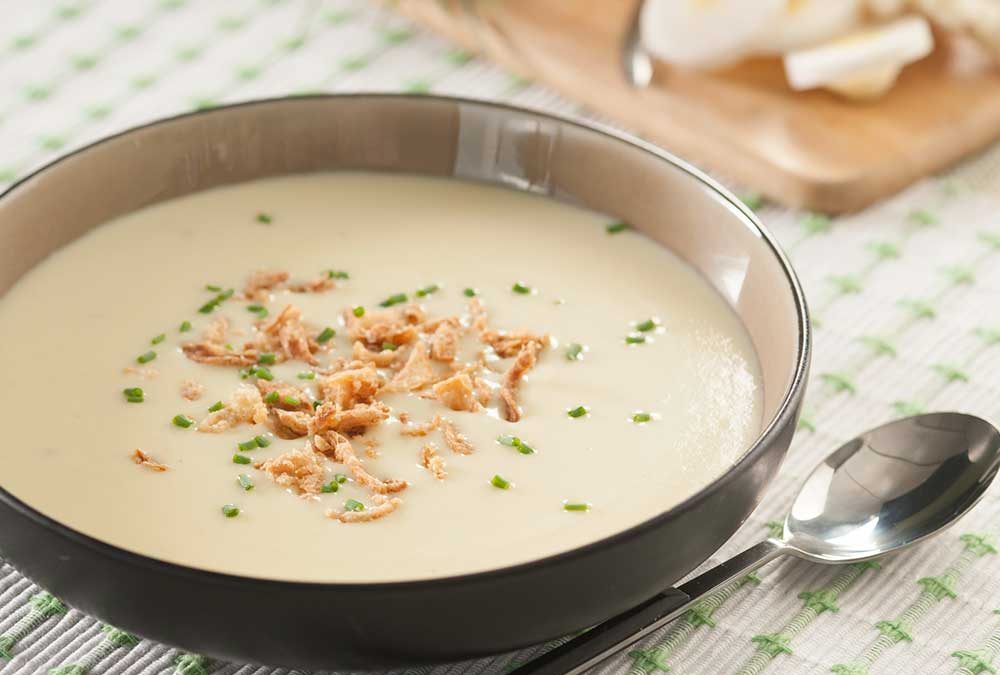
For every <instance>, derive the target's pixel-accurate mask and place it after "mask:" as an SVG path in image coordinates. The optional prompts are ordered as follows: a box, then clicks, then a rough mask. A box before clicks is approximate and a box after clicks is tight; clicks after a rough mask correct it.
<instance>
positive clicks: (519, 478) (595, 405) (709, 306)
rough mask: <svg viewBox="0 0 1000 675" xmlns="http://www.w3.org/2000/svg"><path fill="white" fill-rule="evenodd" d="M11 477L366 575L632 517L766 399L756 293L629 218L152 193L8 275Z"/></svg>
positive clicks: (209, 549)
mask: <svg viewBox="0 0 1000 675" xmlns="http://www.w3.org/2000/svg"><path fill="white" fill-rule="evenodd" d="M0 324H2V325H3V326H4V334H5V341H6V345H7V350H8V352H9V353H10V354H15V355H16V358H14V359H9V360H8V361H7V362H6V364H5V369H6V375H7V377H6V381H7V383H8V385H7V386H5V387H3V388H0V409H2V410H3V411H4V416H5V419H6V424H5V425H4V442H3V443H2V444H0V485H2V486H3V488H5V489H6V490H8V491H10V492H11V493H12V494H14V495H15V496H16V497H18V498H20V499H22V500H23V501H25V502H26V503H28V504H30V505H31V506H33V507H34V508H36V509H38V510H39V511H41V512H42V513H45V514H47V515H49V516H51V517H53V518H55V519H57V520H59V521H61V522H63V523H65V524H66V525H68V526H70V527H72V528H74V529H77V530H79V531H81V532H84V533H86V534H89V535H92V536H94V537H96V538H98V539H101V540H104V541H106V542H109V543H111V544H115V545H117V546H120V547H122V548H125V549H128V550H131V551H135V552H139V553H143V554H146V555H149V556H153V557H156V558H160V559H163V560H169V561H173V562H177V563H182V564H185V565H190V566H194V567H198V568H203V569H208V570H215V571H220V572H229V573H235V574H242V575H250V576H256V577H268V578H276V579H292V580H309V581H341V582H374V581H393V580H410V579H422V578H428V577H437V576H444V575H454V574H461V573H469V572H476V571H481V570H488V569H493V568H498V567H503V566H507V565H511V564H514V563H521V562H526V561H530V560H533V559H538V558H541V557H543V556H547V555H550V554H554V553H558V552H561V551H566V550H568V549H571V548H573V547H576V546H579V545H582V544H586V543H588V542H592V541H595V540H597V539H600V538H602V537H605V536H607V535H610V534H613V533H615V532H619V531H621V530H624V529H626V528H628V527H630V526H632V525H636V524H638V523H640V522H642V521H644V520H646V519H648V518H650V517H652V516H654V515H656V514H658V513H660V512H662V511H664V510H665V509H667V508H669V507H670V506H672V505H674V504H676V503H678V502H679V501H681V500H683V499H684V498H685V497H687V496H689V495H691V494H692V493H694V492H695V491H697V490H698V489H699V488H701V487H703V486H705V485H706V484H707V483H709V482H710V481H711V480H712V479H714V478H716V477H717V476H719V475H720V474H721V473H722V472H723V471H725V470H726V468H727V467H729V466H730V465H731V464H732V463H733V462H734V461H735V460H736V459H737V458H738V457H739V456H740V455H741V454H742V452H743V451H744V450H745V449H746V448H747V446H748V445H749V444H750V443H752V442H753V440H754V438H755V437H756V436H757V434H758V433H759V431H760V426H761V399H762V391H761V383H760V375H759V370H758V364H757V360H756V356H755V353H754V350H753V347H752V345H751V342H750V339H749V337H748V336H747V334H746V332H745V330H744V328H743V327H742V325H741V324H740V322H739V320H738V318H737V317H736V316H735V314H734V313H733V312H732V311H731V310H730V308H729V307H728V306H727V305H726V304H725V302H724V301H723V300H722V298H721V297H719V296H718V295H717V294H716V293H715V292H714V290H713V289H712V288H711V287H710V286H709V285H708V284H707V283H706V282H705V281H704V280H703V279H702V278H700V277H699V276H698V275H697V274H696V273H695V272H694V271H693V270H692V269H690V268H689V267H688V266H686V265H685V264H684V263H682V262H681V261H679V260H678V259H677V258H676V257H674V256H673V255H672V254H671V253H670V252H669V251H668V250H666V249H665V248H663V247H662V246H660V245H658V244H657V243H655V242H653V241H651V240H650V239H648V238H646V237H644V236H643V235H641V234H639V233H637V232H635V231H633V230H631V229H630V228H628V227H627V226H626V225H624V224H621V223H615V222H613V220H612V219H610V218H608V217H606V216H602V215H598V214H594V213H590V212H587V211H584V210H580V209H577V208H573V207H570V206H567V205H565V204H560V203H557V202H554V201H551V200H547V199H543V198H540V197H535V196H529V195H525V194H521V193H516V192H513V191H509V190H503V189H498V188H492V187H486V186H481V185H475V184H470V183H463V182H458V181H449V180H436V179H429V178H418V177H407V176H390V175H374V174H361V173H338V174H317V175H309V176H297V177H287V178H276V179H268V180H262V181H258V182H251V183H245V184H241V185H236V186H232V187H225V188H220V189H215V190H210V191H206V192H201V193H198V194H194V195H191V196H188V197H185V198H182V199H177V200H173V201H169V202H166V203H163V204H158V205H156V206H153V207H150V208H147V209H144V210H142V211H139V212H136V213H132V214H129V215H127V216H124V217H122V218H119V219H116V220H114V221H112V222H110V223H108V224H106V225H104V226H102V227H99V228H97V229H95V230H93V231H92V232H91V233H89V234H87V235H85V236H84V237H82V238H81V239H79V240H77V241H75V242H73V243H72V244H70V245H68V246H66V247H65V248H63V249H61V250H59V251H57V252H56V253H54V254H53V255H51V256H50V257H49V258H48V259H46V260H45V261H44V262H42V263H41V264H40V265H38V266H37V267H36V268H35V269H34V270H32V271H31V272H30V273H29V274H27V275H26V276H25V277H24V278H23V279H22V280H20V281H19V282H18V283H17V284H16V286H15V287H14V288H12V289H11V290H10V291H9V292H8V293H7V294H6V296H5V297H3V299H2V300H0Z"/></svg>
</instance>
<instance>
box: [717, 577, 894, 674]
mask: <svg viewBox="0 0 1000 675" xmlns="http://www.w3.org/2000/svg"><path fill="white" fill-rule="evenodd" d="M877 569H879V565H878V563H874V562H864V563H856V564H853V565H847V566H846V567H844V568H843V569H841V571H839V572H838V573H837V574H836V576H834V578H833V580H832V581H831V582H830V583H829V584H828V585H826V586H824V587H822V588H819V589H816V590H814V591H803V592H801V593H799V599H800V600H802V601H803V604H802V608H801V609H799V611H797V612H796V613H795V614H794V616H792V618H791V619H790V620H789V621H788V622H787V623H786V624H785V625H784V626H782V627H781V630H779V631H778V632H776V633H767V634H763V635H756V636H754V637H753V638H751V639H752V641H753V642H754V643H756V644H757V652H756V653H755V654H754V655H753V656H751V657H750V659H749V660H748V661H747V662H746V663H744V664H743V666H742V667H741V668H740V669H739V671H737V675H759V673H762V672H763V671H764V669H765V668H767V666H768V664H769V663H770V662H771V661H772V660H774V658H775V657H777V656H780V655H781V654H791V653H792V647H791V644H792V640H794V639H795V638H796V636H798V635H799V634H800V633H802V632H804V631H805V630H806V628H808V627H809V625H810V624H811V623H812V622H813V621H814V620H815V619H816V618H817V617H818V616H819V615H820V614H823V613H824V612H836V611H838V610H839V609H840V608H839V607H838V606H837V600H838V599H839V598H840V596H841V595H842V594H843V593H844V592H845V591H847V590H848V589H849V588H850V587H851V586H853V585H854V583H855V582H856V581H857V580H858V579H860V578H861V577H862V576H863V575H864V574H865V572H867V571H868V570H877Z"/></svg>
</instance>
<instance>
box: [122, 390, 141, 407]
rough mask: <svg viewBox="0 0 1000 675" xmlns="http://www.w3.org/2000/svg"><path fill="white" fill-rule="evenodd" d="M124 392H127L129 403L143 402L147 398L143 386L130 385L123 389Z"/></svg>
mask: <svg viewBox="0 0 1000 675" xmlns="http://www.w3.org/2000/svg"><path fill="white" fill-rule="evenodd" d="M122 393H123V394H125V400H126V401H128V402H129V403H142V402H143V401H144V400H146V394H145V393H144V392H143V391H142V388H141V387H128V388H127V389H122Z"/></svg>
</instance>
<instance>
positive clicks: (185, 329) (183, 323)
mask: <svg viewBox="0 0 1000 675" xmlns="http://www.w3.org/2000/svg"><path fill="white" fill-rule="evenodd" d="M177 330H179V331H180V332H181V333H186V332H188V331H189V330H191V322H190V321H181V326H180V328H178V329H177Z"/></svg>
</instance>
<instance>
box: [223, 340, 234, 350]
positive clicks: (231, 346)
mask: <svg viewBox="0 0 1000 675" xmlns="http://www.w3.org/2000/svg"><path fill="white" fill-rule="evenodd" d="M223 346H224V347H225V348H226V349H228V350H229V351H233V349H234V347H233V343H232V342H227V343H226V344H225V345H223Z"/></svg>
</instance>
